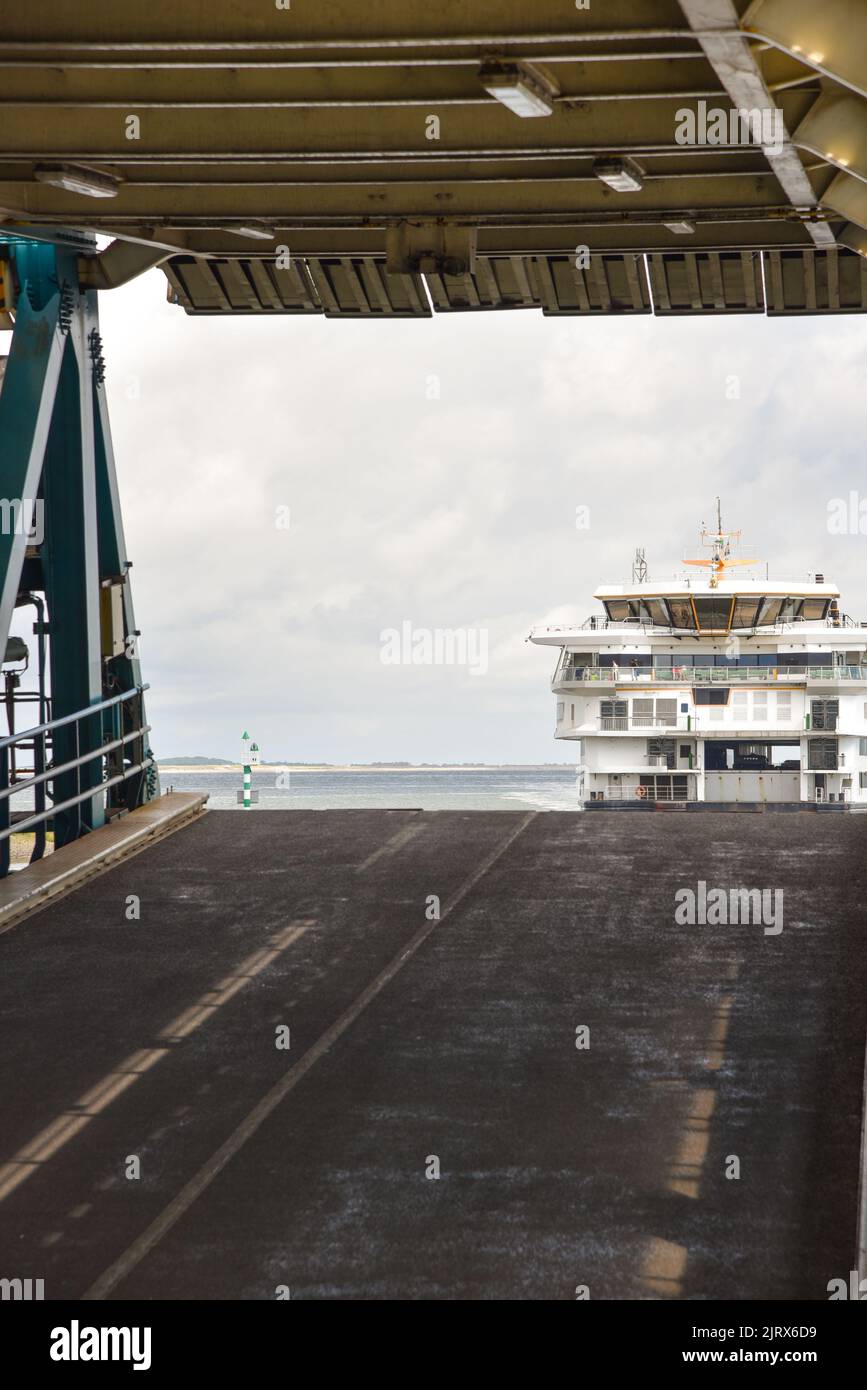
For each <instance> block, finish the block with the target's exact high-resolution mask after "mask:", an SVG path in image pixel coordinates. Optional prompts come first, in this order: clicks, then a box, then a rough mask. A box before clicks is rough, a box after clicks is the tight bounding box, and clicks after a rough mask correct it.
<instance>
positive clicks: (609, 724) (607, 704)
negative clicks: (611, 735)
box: [599, 700, 628, 729]
mask: <svg viewBox="0 0 867 1390" xmlns="http://www.w3.org/2000/svg"><path fill="white" fill-rule="evenodd" d="M627 711H628V705H627V702H626V701H625V700H600V702H599V713H600V715H601V717H602V727H603V729H625V728H626V715H627Z"/></svg>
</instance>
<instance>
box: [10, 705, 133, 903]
mask: <svg viewBox="0 0 867 1390" xmlns="http://www.w3.org/2000/svg"><path fill="white" fill-rule="evenodd" d="M148 688H149V687H148V686H147V685H137V686H133V687H132V688H131V689H130V690H124V691H121V692H120V694H118V695H111V696H109V697H108V698H107V699H105V700H100V701H98V702H97V703H96V704H93V705H87V706H86V707H85V708H84V709H80V710H76V711H75V712H74V713H72V714H65V715H61V716H59V717H58V718H56V719H50V720H47V721H46V722H45V723H42V724H37V725H35V726H34V727H33V728H30V729H22V730H20V731H19V732H18V733H12V734H8V735H7V736H6V737H5V738H2V739H0V877H4V876H5V875H6V874H7V873H8V871H9V858H10V847H9V841H10V839H11V837H12V836H13V835H17V834H23V833H26V832H27V831H29V830H34V829H35V831H36V844H35V847H34V851H33V855H32V857H31V863H32V862H33V860H34V859H39V858H41V856H42V854H43V852H44V847H45V826H46V824H47V823H48V822H49V821H51V820H53V819H54V818H55V817H56V816H57V815H58V813H60V812H63V811H68V810H71V808H72V807H74V806H80V805H81V804H82V803H83V802H86V801H90V800H92V799H93V798H94V797H99V796H101V795H102V794H103V793H104V792H105V791H107V790H108V789H109V788H110V787H116V786H119V785H120V784H121V783H123V782H126V781H128V780H129V778H130V777H134V776H136V775H137V774H138V773H143V772H145V771H146V770H147V769H149V768H152V767H153V766H154V764H155V759H154V757H153V754H152V753H151V751H150V749H149V748H148V747H147V744H146V736H147V734H148V733H149V732H150V729H151V726H150V724H141V723H140V724H138V726H137V727H136V728H134V729H132V730H130V731H129V732H128V733H125V734H124V733H120V734H118V736H117V737H116V738H111V737H110V736H109V737H108V738H107V739H106V740H105V741H104V742H102V743H100V744H98V745H97V746H96V747H94V748H91V749H90V750H89V751H86V752H84V753H81V752H80V751H79V749H80V746H81V743H80V738H81V729H80V727H79V726H80V725H82V724H84V723H85V721H86V720H88V719H93V718H94V717H96V718H97V719H99V718H100V716H102V715H103V714H104V713H105V711H106V710H112V709H115V708H117V707H118V706H121V705H123V704H125V703H126V702H128V701H131V700H140V697H141V696H142V695H143V694H144V692H145V691H146V690H147V689H148ZM141 712H142V706H141V705H140V706H139V711H138V716H137V717H138V718H140V717H141ZM112 723H114V721H112ZM71 726H74V732H73V734H72V740H73V742H72V748H73V749H74V751H75V753H76V756H75V757H73V758H67V759H65V760H64V761H63V762H62V763H55V764H52V765H49V766H48V767H46V748H47V746H48V745H49V743H50V746H51V749H52V751H54V750H55V749H57V741H56V740H55V738H54V735H55V733H56V731H57V730H59V729H68V728H70V727H71ZM99 727H100V730H101V733H102V736H103V738H105V734H106V733H108V734H109V735H110V734H111V733H113V732H114V729H113V728H109V729H106V728H105V724H104V723H103V722H102V721H101V720H100V725H99ZM116 727H117V724H115V728H116ZM120 727H121V728H122V727H123V725H122V722H121V725H120ZM88 741H90V740H88ZM129 743H139V744H140V745H141V747H140V750H139V752H138V761H136V762H135V763H131V764H130V765H129V766H127V767H124V765H123V755H122V754H120V755H119V756H118V759H116V760H115V761H114V767H117V766H118V762H119V764H120V771H118V772H115V773H114V775H113V776H108V777H107V776H106V775H105V774H106V773H107V772H112V771H113V767H112V764H111V763H109V765H108V766H107V767H102V765H101V760H102V759H103V758H105V757H106V755H107V754H109V753H113V752H116V751H117V750H118V749H124V748H125V747H126V745H127V744H129ZM27 745H32V749H33V766H34V770H33V775H32V776H27V777H23V778H21V780H20V781H10V775H9V769H10V750H12V751H13V752H14V750H15V749H16V748H20V747H22V746H25V747H26V746H27ZM132 756H133V757H135V756H136V754H135V752H134V753H133V754H132ZM97 760H100V766H99V768H98V771H97V774H96V775H97V776H98V778H99V780H98V781H94V782H93V784H92V785H89V786H86V787H85V788H84V789H83V790H82V786H81V781H82V779H81V776H80V769H81V768H82V767H85V766H86V765H87V764H89V763H93V762H96V761H97ZM70 773H75V774H76V776H75V778H74V780H73V783H72V785H73V786H74V787H76V788H77V790H76V792H75V795H74V796H67V797H65V798H64V799H63V800H62V801H56V800H52V804H51V805H46V786H45V784H46V783H48V782H49V781H51V782H53V783H54V795H56V794H57V791H58V790H60V788H58V786H57V782H58V779H60V778H62V777H67V776H68V775H69V774H70ZM30 790H33V791H34V800H35V810H34V811H33V813H32V814H30V815H27V814H25V815H24V818H23V819H21V820H18V821H15V822H13V821H12V812H11V808H10V801H11V798H12V797H13V796H16V795H18V794H19V793H22V792H27V791H30ZM63 790H65V788H63ZM61 794H62V792H61ZM51 795H52V794H51V793H48V796H49V798H50V797H51Z"/></svg>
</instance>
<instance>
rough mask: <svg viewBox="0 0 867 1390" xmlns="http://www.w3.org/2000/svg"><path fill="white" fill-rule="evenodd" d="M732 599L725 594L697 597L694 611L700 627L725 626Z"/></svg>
mask: <svg viewBox="0 0 867 1390" xmlns="http://www.w3.org/2000/svg"><path fill="white" fill-rule="evenodd" d="M731 606H732V601H731V599H730V598H729V596H728V595H727V594H714V595H713V597H712V598H697V599H696V600H695V611H696V612H697V613H698V621H699V626H700V627H702V628H727V627H728V625H729V611H730V609H731Z"/></svg>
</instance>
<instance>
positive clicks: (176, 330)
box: [101, 271, 867, 762]
mask: <svg viewBox="0 0 867 1390" xmlns="http://www.w3.org/2000/svg"><path fill="white" fill-rule="evenodd" d="M101 315H102V332H103V337H104V340H105V353H106V361H107V388H108V392H109V402H110V410H111V417H112V422H113V433H114V444H115V452H116V456H117V464H118V472H119V478H120V486H121V495H122V499H123V507H124V517H125V524H126V529H127V540H128V549H129V555H130V557H131V559H132V560H133V561H134V566H135V567H134V571H133V581H134V596H135V603H136V610H137V621H138V626H139V627H140V629H141V631H142V641H141V652H142V660H143V666H144V674H145V679H146V680H148V681H150V683H151V687H152V689H151V692H150V696H149V709H148V712H149V717H150V719H151V722H152V723H153V725H154V734H153V742H154V751H155V752H156V753H157V755H158V756H159V757H166V756H177V755H180V754H206V755H218V756H221V757H236V756H237V754H238V748H239V735H240V733H241V731H242V729H243V728H244V727H246V728H248V729H249V730H250V732H251V733H252V734H253V736H254V737H255V738H257V740H258V742H259V744H260V746H261V748H262V755H263V757H264V758H266V759H269V760H282V759H287V760H303V761H311V760H318V759H322V760H325V761H329V762H338V761H359V762H368V761H373V760H389V759H406V760H409V761H413V762H420V761H425V760H429V761H435V762H448V761H451V760H455V761H461V762H466V761H476V760H478V761H484V762H499V761H503V762H537V761H542V762H544V761H568V760H569V755H570V749H569V748H568V746H565V745H558V744H556V743H555V742H554V740H553V736H552V730H553V716H554V710H553V697H552V695H551V693H550V688H549V681H550V677H551V674H552V670H553V665H554V655H555V654H554V653H553V652H552V651H550V650H546V649H543V648H538V647H533V646H531V645H529V644H528V643H526V642H525V638H526V636H527V633H528V631H529V629H530V628H531V627H532V626H533V625H534V624H539V623H545V622H552V621H562V620H564V619H578V620H583V618H585V617H586V616H588V615H589V614H590V613H591V612H593V611H595V608H596V605H595V604H594V602H593V600H592V597H591V595H592V592H593V589H594V588H595V586H596V585H597V584H599V583H602V582H618V581H619V580H621V579H624V578H627V577H628V575H629V572H630V567H631V560H632V553H633V550H634V548H635V546H636V545H643V546H644V547H645V549H646V552H647V557H648V562H649V565H650V574H651V577H653V575H654V574H656V575H668V574H671V573H672V572H674V570H675V569H676V568H677V567H678V562H679V560H680V559H681V558H682V557H683V556H684V555H685V554H689V553H692V552H694V550H695V543H696V540H697V532H698V529H699V525H700V523H701V522H702V520H707V521H710V520H711V519H712V515H713V505H714V503H713V499H714V497H715V495H716V494H717V493H718V492H719V493H721V494H722V498H723V519H724V521H725V523H726V524H727V525H728V526H729V527H732V528H736V527H740V528H742V529H743V531H744V539H745V541H746V542H749V543H751V544H752V546H754V548H755V551H756V553H757V554H758V555H759V556H760V557H762V559H767V560H768V561H769V562H770V565H771V574H772V575H773V574H774V573H777V574H779V575H780V576H783V575H787V576H790V577H799V578H800V577H804V576H805V575H806V572H807V571H808V570H815V569H820V570H824V571H825V574H826V577H828V578H831V579H835V580H836V581H837V582H838V583H839V584H840V585H841V587H842V588H843V598H844V604H843V606H844V608H845V609H846V610H847V611H849V612H850V613H853V614H854V615H855V616H857V617H862V616H863V617H865V618H867V581H865V574H864V570H865V566H864V558H865V552H867V536H859V535H853V536H842V537H841V536H839V535H833V534H829V531H828V503H829V501H830V500H831V499H833V498H835V497H845V496H846V495H847V494H848V492H849V491H850V490H852V489H855V490H863V492H864V494H865V495H867V481H865V480H864V468H863V453H862V450H863V439H864V435H865V428H864V427H865V417H867V403H865V386H864V383H865V380H867V331H865V325H864V320H863V318H859V317H850V318H847V317H845V316H841V317H838V318H819V319H816V320H813V321H810V320H808V319H798V318H792V319H785V320H782V321H777V322H774V321H768V320H766V319H765V318H763V317H747V316H732V317H728V318H721V319H719V320H714V321H712V320H710V319H708V318H696V319H682V320H674V321H665V320H659V319H652V318H639V319H634V320H612V319H600V320H596V321H588V320H582V319H578V318H564V319H545V318H543V317H542V315H541V314H540V313H535V312H527V311H514V312H508V313H491V314H476V315H474V314H454V315H439V316H435V317H434V318H433V319H432V320H428V321H423V322H420V323H413V322H404V321H398V322H394V323H352V322H348V323H343V322H340V321H326V320H324V319H320V318H318V317H316V318H292V317H285V318H272V319H266V318H244V317H237V318H226V319H217V318H200V319H196V318H188V317H187V316H186V315H185V314H184V312H183V310H182V309H180V308H176V307H172V306H169V305H168V304H167V303H166V281H165V279H164V277H163V275H162V274H161V272H159V271H152V272H150V273H149V274H148V275H146V276H143V277H142V278H141V279H139V280H137V281H135V282H134V283H132V284H131V285H129V286H127V287H126V288H124V289H121V290H117V291H111V292H109V293H106V294H103V295H102V296H101ZM735 376H736V377H738V378H739V389H740V395H739V398H738V397H737V396H736V394H735V393H736V391H737V385H736V384H735V383H732V381H731V380H730V378H732V377H735ZM437 392H438V393H439V398H438V399H437V398H436V396H437ZM732 396H735V398H733V399H732V398H731V397H732ZM859 495H860V494H859ZM577 507H588V508H589V509H590V526H589V529H585V530H578V529H576V524H575V523H576V508H577ZM281 508H288V509H289V517H290V525H289V527H288V529H285V527H281V526H279V525H278V524H277V523H278V520H280V519H283V518H285V515H286V513H285V512H282V511H280V509H281ZM865 524H867V523H865ZM405 622H410V623H412V625H413V629H429V630H431V631H432V632H433V631H434V630H436V629H438V628H439V629H455V628H472V629H481V630H483V631H485V632H487V634H488V642H489V654H488V664H487V671H486V672H485V673H484V674H481V673H479V674H473V673H472V672H470V671H469V670H468V669H467V668H466V667H458V666H442V665H440V666H437V665H433V666H412V665H384V664H383V662H382V660H381V651H382V633H383V631H384V630H385V629H390V628H395V629H400V628H401V626H402V624H403V623H405Z"/></svg>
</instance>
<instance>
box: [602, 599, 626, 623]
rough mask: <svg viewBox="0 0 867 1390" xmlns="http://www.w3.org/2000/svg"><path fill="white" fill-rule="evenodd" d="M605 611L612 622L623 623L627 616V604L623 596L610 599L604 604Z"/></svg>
mask: <svg viewBox="0 0 867 1390" xmlns="http://www.w3.org/2000/svg"><path fill="white" fill-rule="evenodd" d="M605 612H606V613H607V614H608V617H609V619H610V620H611V622H612V623H625V622H626V620H627V619H628V617H629V604H628V603H627V601H626V599H625V598H624V599H620V598H619V599H610V600H609V601H608V602H607V603H606V605H605Z"/></svg>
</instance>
